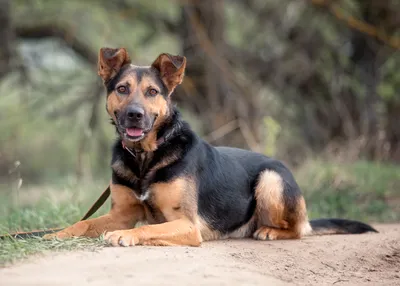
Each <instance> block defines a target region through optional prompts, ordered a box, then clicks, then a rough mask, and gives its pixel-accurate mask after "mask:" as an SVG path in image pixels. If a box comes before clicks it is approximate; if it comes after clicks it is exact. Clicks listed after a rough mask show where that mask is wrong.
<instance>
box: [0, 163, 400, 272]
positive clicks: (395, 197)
mask: <svg viewBox="0 0 400 286" xmlns="http://www.w3.org/2000/svg"><path fill="white" fill-rule="evenodd" d="M295 176H296V179H297V181H298V182H299V184H300V186H301V188H302V190H303V192H304V194H305V197H306V201H307V208H308V211H309V216H310V218H322V217H339V218H348V219H358V220H362V221H365V222H395V221H400V167H399V166H392V165H382V164H377V163H367V162H357V163H354V164H335V163H327V162H319V161H310V162H309V163H307V164H305V165H304V166H303V167H302V168H301V169H299V170H297V171H296V172H295ZM106 185H107V182H104V181H103V182H97V183H91V184H86V185H80V186H79V187H78V186H77V185H74V184H73V183H68V182H63V183H59V184H58V185H54V186H51V187H47V188H45V187H43V188H41V189H42V190H43V195H42V197H41V199H40V200H31V199H29V198H30V196H31V193H29V192H28V190H23V189H22V190H20V203H19V204H16V203H15V198H14V199H13V197H11V196H9V195H6V194H5V192H2V193H0V233H2V234H4V233H7V232H13V231H28V230H33V229H46V228H52V227H65V226H68V225H70V224H72V223H74V222H76V221H78V220H79V219H80V218H81V217H82V215H83V214H84V213H85V212H86V211H87V210H88V209H89V207H90V206H91V204H92V203H93V202H94V201H95V199H97V197H98V196H99V195H100V193H101V192H102V191H103V189H104V187H105V186H106ZM24 196H25V197H26V196H28V201H26V200H23V198H24ZM22 202H24V203H22ZM109 205H110V202H109V201H108V202H107V203H106V205H105V206H103V208H102V209H101V210H100V211H99V212H98V213H96V215H95V216H98V215H101V214H104V213H105V212H107V211H108V209H109ZM103 246H104V243H103V242H102V240H101V239H84V238H80V239H69V240H65V241H57V240H53V241H44V240H42V239H40V238H30V239H25V240H15V239H11V238H8V239H6V240H3V241H0V264H2V265H6V264H9V263H13V262H15V261H18V260H21V259H24V258H26V257H29V256H31V255H33V254H42V253H46V252H49V251H65V250H72V249H85V250H96V249H99V248H101V247H103Z"/></svg>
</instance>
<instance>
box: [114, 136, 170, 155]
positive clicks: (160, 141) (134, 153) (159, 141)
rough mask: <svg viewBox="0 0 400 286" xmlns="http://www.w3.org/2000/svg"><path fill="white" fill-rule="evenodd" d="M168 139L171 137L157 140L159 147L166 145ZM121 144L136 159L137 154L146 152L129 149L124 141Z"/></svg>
mask: <svg viewBox="0 0 400 286" xmlns="http://www.w3.org/2000/svg"><path fill="white" fill-rule="evenodd" d="M166 137H169V136H168V135H167V136H162V137H160V138H159V139H158V140H157V147H160V146H161V145H162V144H164V142H165V141H166ZM121 143H122V148H124V149H125V150H126V151H128V152H129V153H130V154H131V155H132V156H133V157H135V158H136V155H137V154H140V153H143V152H145V151H144V150H140V151H136V150H133V149H131V148H129V147H128V146H126V144H125V142H124V140H122V141H121Z"/></svg>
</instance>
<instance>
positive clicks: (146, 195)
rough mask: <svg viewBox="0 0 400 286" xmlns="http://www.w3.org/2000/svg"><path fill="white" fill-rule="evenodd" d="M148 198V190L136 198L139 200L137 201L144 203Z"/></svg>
mask: <svg viewBox="0 0 400 286" xmlns="http://www.w3.org/2000/svg"><path fill="white" fill-rule="evenodd" d="M149 197H150V190H149V189H147V190H145V191H144V192H143V193H142V194H141V195H140V196H139V197H138V199H139V201H141V202H144V201H146V200H147V199H148V198H149Z"/></svg>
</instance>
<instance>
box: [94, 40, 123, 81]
mask: <svg viewBox="0 0 400 286" xmlns="http://www.w3.org/2000/svg"><path fill="white" fill-rule="evenodd" d="M130 62H131V60H130V58H129V55H128V52H127V51H126V49H125V48H118V49H112V48H101V49H100V52H99V62H98V74H99V76H100V77H101V78H102V79H103V81H104V82H107V81H109V80H110V79H112V78H113V77H115V76H116V75H117V74H118V72H119V71H120V69H121V67H122V66H124V65H125V64H129V63H130Z"/></svg>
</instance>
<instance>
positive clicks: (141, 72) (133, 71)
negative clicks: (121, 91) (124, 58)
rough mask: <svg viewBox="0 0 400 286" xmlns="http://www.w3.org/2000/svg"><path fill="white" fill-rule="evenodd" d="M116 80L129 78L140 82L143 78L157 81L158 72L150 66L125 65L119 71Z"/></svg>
mask: <svg viewBox="0 0 400 286" xmlns="http://www.w3.org/2000/svg"><path fill="white" fill-rule="evenodd" d="M117 77H118V81H123V80H126V79H127V78H131V80H132V79H133V80H134V81H136V82H137V83H139V82H141V81H142V80H143V79H144V78H146V79H153V80H155V81H157V78H158V73H157V71H156V70H155V69H154V68H152V67H151V66H136V65H132V64H130V65H126V66H125V67H124V68H123V69H122V70H121V72H120V73H119V75H118V76H117Z"/></svg>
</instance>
